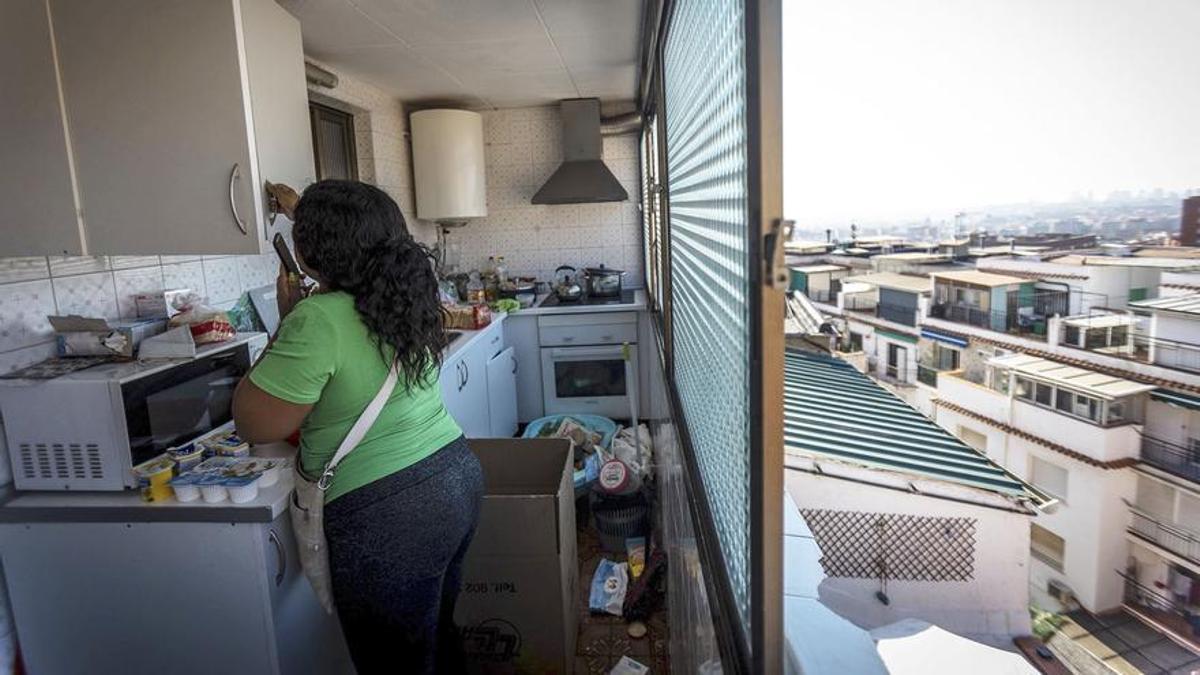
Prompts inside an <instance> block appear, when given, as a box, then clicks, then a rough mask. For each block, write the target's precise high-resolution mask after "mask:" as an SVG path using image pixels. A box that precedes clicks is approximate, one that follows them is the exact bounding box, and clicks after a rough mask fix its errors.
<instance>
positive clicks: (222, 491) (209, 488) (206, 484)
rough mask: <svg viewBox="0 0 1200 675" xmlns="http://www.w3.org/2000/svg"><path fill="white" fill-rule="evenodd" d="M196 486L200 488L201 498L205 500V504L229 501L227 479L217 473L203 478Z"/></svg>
mask: <svg viewBox="0 0 1200 675" xmlns="http://www.w3.org/2000/svg"><path fill="white" fill-rule="evenodd" d="M196 485H198V486H199V487H200V497H201V498H202V499H204V503H205V504H219V503H221V502H223V501H225V500H226V499H229V489H228V488H227V487H225V479H224V478H223V477H221V476H219V475H217V474H215V473H212V474H205V475H204V476H201V477H200V479H199V480H197V481H196Z"/></svg>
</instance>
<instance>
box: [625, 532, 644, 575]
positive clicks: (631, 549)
mask: <svg viewBox="0 0 1200 675" xmlns="http://www.w3.org/2000/svg"><path fill="white" fill-rule="evenodd" d="M625 554H626V556H627V557H628V558H629V573H630V574H631V575H633V578H634V579H637V578H638V577H640V576H642V570H644V569H646V538H645V537H630V538H628V539H626V540H625Z"/></svg>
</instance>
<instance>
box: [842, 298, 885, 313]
mask: <svg viewBox="0 0 1200 675" xmlns="http://www.w3.org/2000/svg"><path fill="white" fill-rule="evenodd" d="M878 305H879V301H878V300H876V299H875V298H874V297H873V296H870V295H843V296H842V309H848V310H850V311H852V312H872V313H874V312H875V308H876V307H877V306H878Z"/></svg>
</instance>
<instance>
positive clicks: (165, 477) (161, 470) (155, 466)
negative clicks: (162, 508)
mask: <svg viewBox="0 0 1200 675" xmlns="http://www.w3.org/2000/svg"><path fill="white" fill-rule="evenodd" d="M133 475H134V476H135V477H136V478H137V482H138V487H139V488H141V490H142V499H144V500H146V501H148V502H161V501H163V500H164V499H168V498H170V497H171V493H172V491H171V486H170V481H171V477H172V476H174V475H175V460H173V459H171V456H170V455H168V454H165V453H164V454H162V455H159V456H158V457H155V458H154V459H151V460H149V461H147V462H143V463H141V464H138V465H137V466H135V467H133Z"/></svg>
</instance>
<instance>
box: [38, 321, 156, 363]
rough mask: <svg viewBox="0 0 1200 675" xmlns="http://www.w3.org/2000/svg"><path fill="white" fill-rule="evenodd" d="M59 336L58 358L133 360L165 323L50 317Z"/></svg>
mask: <svg viewBox="0 0 1200 675" xmlns="http://www.w3.org/2000/svg"><path fill="white" fill-rule="evenodd" d="M46 319H47V321H49V322H50V325H51V327H53V328H54V331H55V333H56V335H55V341H56V346H57V350H58V355H59V356H63V357H76V356H119V357H124V358H131V357H133V354H134V351H135V350H136V349H137V346H138V345H139V344H140V343H141V342H142V340H143V339H146V338H149V337H152V336H154V335H157V334H159V333H161V332H163V329H164V328H165V327H166V324H165V322H163V321H154V320H149V321H148V320H144V319H143V320H139V321H117V322H109V321H108V320H106V319H99V318H85V317H82V316H50V317H46Z"/></svg>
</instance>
